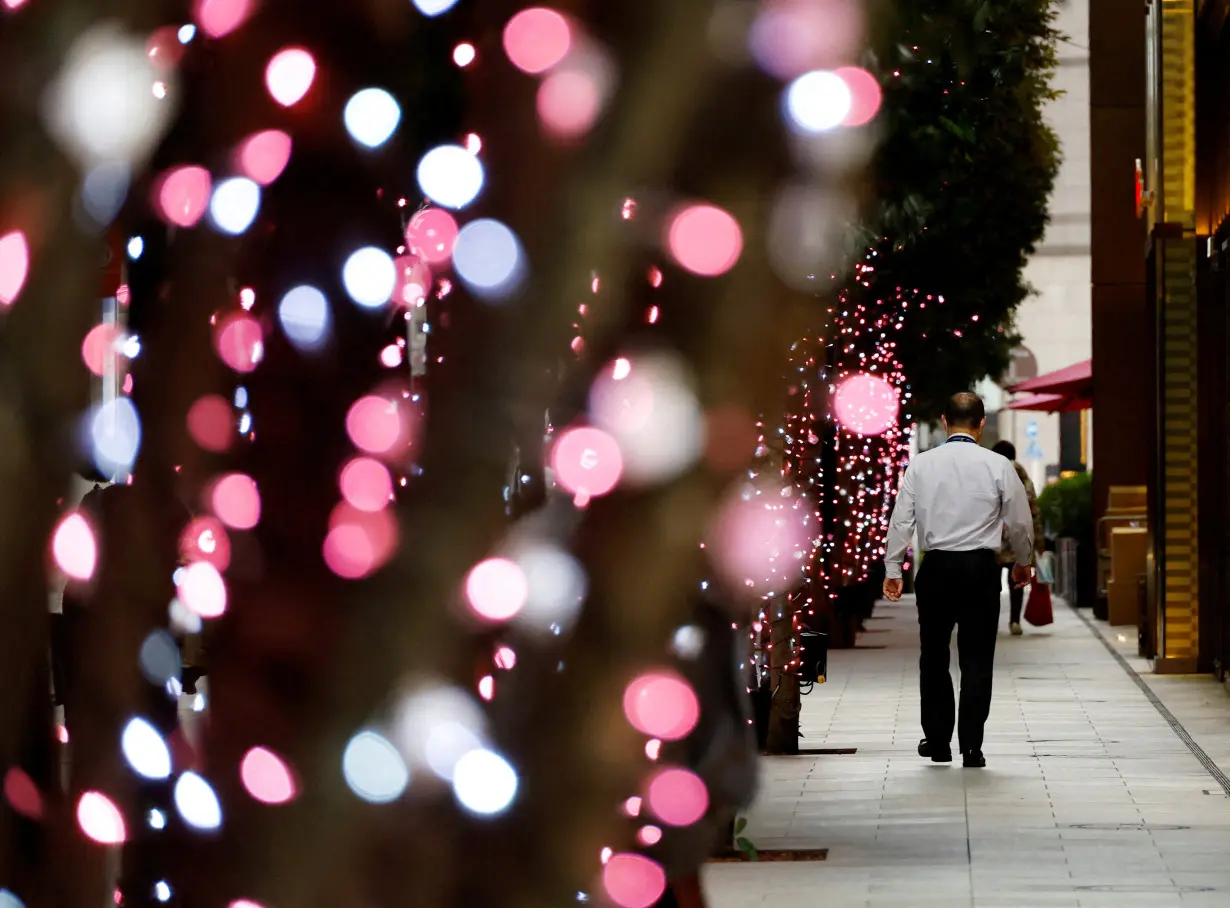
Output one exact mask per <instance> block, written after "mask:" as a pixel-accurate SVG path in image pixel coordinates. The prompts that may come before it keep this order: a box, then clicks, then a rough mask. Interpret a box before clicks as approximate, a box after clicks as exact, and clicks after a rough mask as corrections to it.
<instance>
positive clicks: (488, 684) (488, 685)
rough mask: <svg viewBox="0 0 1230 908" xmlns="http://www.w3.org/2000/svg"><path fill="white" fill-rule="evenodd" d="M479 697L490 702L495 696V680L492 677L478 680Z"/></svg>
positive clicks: (486, 676) (484, 676) (487, 676)
mask: <svg viewBox="0 0 1230 908" xmlns="http://www.w3.org/2000/svg"><path fill="white" fill-rule="evenodd" d="M478 695H479V696H480V697H482V698H483V699H484V700H486V701H488V702H490V700H491V698H492V697H494V696H495V678H493V677H491V675H483V676H482V677H481V678H479V679H478Z"/></svg>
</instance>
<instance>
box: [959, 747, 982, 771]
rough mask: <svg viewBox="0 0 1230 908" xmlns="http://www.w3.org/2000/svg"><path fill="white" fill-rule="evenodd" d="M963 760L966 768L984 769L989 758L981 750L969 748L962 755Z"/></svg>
mask: <svg viewBox="0 0 1230 908" xmlns="http://www.w3.org/2000/svg"><path fill="white" fill-rule="evenodd" d="M961 762H962V764H963V765H964V766H965V768H966V769H982V767H984V766H986V765H987V758H986V757H984V756H983V755H982V751H981V750H967V751H965V753H963V754H962V755H961Z"/></svg>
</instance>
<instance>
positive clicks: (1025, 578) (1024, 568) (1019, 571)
mask: <svg viewBox="0 0 1230 908" xmlns="http://www.w3.org/2000/svg"><path fill="white" fill-rule="evenodd" d="M1033 582H1034V569H1033V568H1032V567H1030V566H1029V565H1026V564H1018V565H1014V566H1013V568H1012V585H1013V586H1014V587H1016V588H1017V589H1018V590H1019V589H1023V588H1024V587H1027V586H1029V585H1030V584H1031V583H1033Z"/></svg>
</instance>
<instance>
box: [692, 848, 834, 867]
mask: <svg viewBox="0 0 1230 908" xmlns="http://www.w3.org/2000/svg"><path fill="white" fill-rule="evenodd" d="M828 856H829V850H828V849H827V848H766V849H765V850H764V851H759V850H758V851H757V852H756V860H755V861H752V860H751V859H750V858H748V857H747V856H746V855H744V854H743V853H742V852H739V851H735V852H728V853H726V854H719V855H715V856H714V857H711V858H709V863H710V864H743V863H749V864H750V863H757V864H765V863H775V862H780V863H800V864H801V863H804V862H807V861H825V860H828Z"/></svg>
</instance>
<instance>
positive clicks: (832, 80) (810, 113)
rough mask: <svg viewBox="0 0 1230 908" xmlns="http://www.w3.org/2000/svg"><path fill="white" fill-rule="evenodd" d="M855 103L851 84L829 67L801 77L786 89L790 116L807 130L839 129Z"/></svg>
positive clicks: (816, 131) (798, 125)
mask: <svg viewBox="0 0 1230 908" xmlns="http://www.w3.org/2000/svg"><path fill="white" fill-rule="evenodd" d="M853 104H854V96H853V95H852V94H851V93H850V86H848V85H847V84H846V82H845V80H844V79H842V78H841V76H839V75H837V74H836V73H832V72H829V71H827V70H822V69H819V70H815V71H814V72H809V73H807V74H806V75H803V76H799V77H798V78H797V79H795V80H794V81H793V82H791V83H790V87H789V88H787V89H786V115H787V117H788V118H789V120H790V122H791V124H792V125H793V126H794V127H796V128H797V129H800V130H802V131H803V132H807V133H818V132H826V131H827V130H830V129H836V128H837V127H838V126H840V125H841V124H842V122H843V121H844V120H845V119H846V117H848V116H849V115H850V108H851V107H852V106H853Z"/></svg>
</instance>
